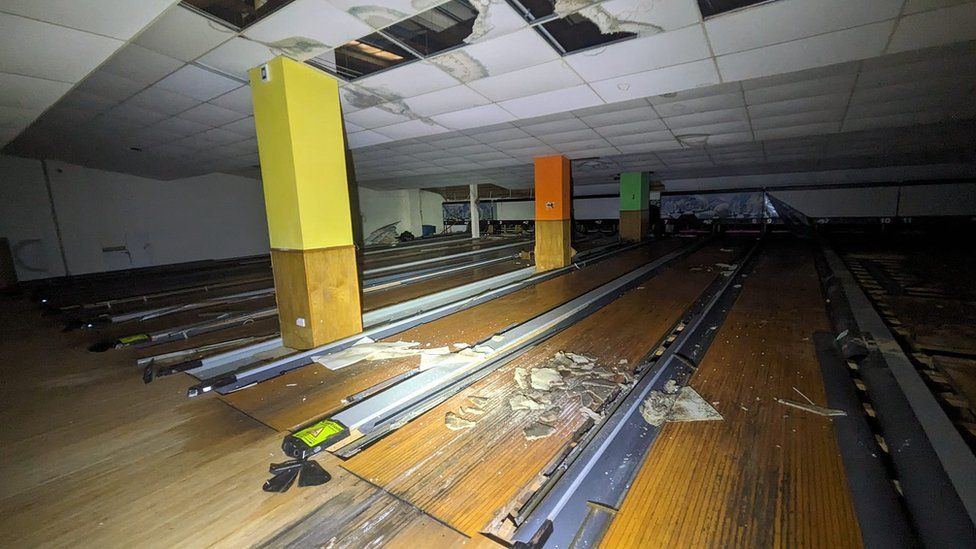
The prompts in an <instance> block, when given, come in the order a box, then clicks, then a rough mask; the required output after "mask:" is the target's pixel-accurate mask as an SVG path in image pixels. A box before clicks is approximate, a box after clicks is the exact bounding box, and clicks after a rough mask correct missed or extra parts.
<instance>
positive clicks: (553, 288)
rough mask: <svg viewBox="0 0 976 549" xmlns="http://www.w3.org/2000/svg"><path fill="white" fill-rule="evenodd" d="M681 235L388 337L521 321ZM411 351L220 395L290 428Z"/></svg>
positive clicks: (458, 335)
mask: <svg viewBox="0 0 976 549" xmlns="http://www.w3.org/2000/svg"><path fill="white" fill-rule="evenodd" d="M688 243H689V242H688V241H687V240H685V239H677V238H672V239H664V240H660V241H656V242H652V243H650V244H648V245H647V246H642V247H640V248H636V249H633V250H628V251H626V252H622V253H619V254H617V255H614V256H612V257H610V258H607V259H605V260H603V261H600V262H598V263H595V264H592V265H589V266H587V267H584V268H582V269H579V270H576V271H572V272H570V273H567V274H564V275H561V276H558V277H555V278H552V279H550V280H546V281H545V282H541V283H539V284H535V285H532V286H530V287H527V288H524V289H522V290H519V291H517V292H513V293H511V294H509V295H507V296H504V297H500V298H498V299H494V300H492V301H489V302H488V303H483V304H481V305H479V306H477V307H473V308H471V309H467V310H464V311H460V312H458V313H455V314H453V315H449V316H447V317H444V318H441V319H439V320H435V321H433V322H429V323H427V324H423V325H421V326H417V327H415V328H413V329H410V330H407V331H405V332H403V333H401V334H398V335H396V336H393V337H391V338H388V340H390V341H397V340H402V341H418V342H421V344H423V345H426V344H430V346H431V347H440V346H445V345H451V344H453V343H469V344H471V343H475V342H477V341H481V340H482V339H484V338H486V337H489V336H490V335H491V334H494V333H496V332H498V331H500V330H502V329H504V328H506V327H508V326H511V325H512V324H515V323H519V322H524V321H526V320H528V319H530V318H532V317H534V316H536V315H538V314H540V313H543V312H545V311H547V310H549V309H551V308H553V307H555V306H557V305H559V304H561V303H563V302H565V301H568V300H569V299H572V298H573V297H576V296H578V295H581V294H583V293H585V292H587V291H589V290H591V289H593V288H595V287H597V286H599V285H601V284H603V283H605V282H607V281H609V280H612V279H614V278H616V277H618V276H620V275H622V274H624V273H626V272H629V271H631V270H633V269H635V268H637V267H639V266H641V265H644V264H646V263H648V262H650V261H653V260H654V259H656V258H658V257H661V256H663V255H666V254H667V253H669V252H671V251H674V250H676V249H678V248H680V247H683V246H685V245H687V244H688ZM418 363H419V359H418V358H417V357H412V358H407V359H391V360H383V361H376V362H360V363H359V364H355V365H352V366H348V367H346V368H343V369H342V370H336V371H332V370H328V369H326V368H325V367H323V366H319V365H315V364H312V365H309V366H306V367H304V368H299V369H297V370H293V371H291V372H288V373H287V374H284V375H282V376H279V377H276V378H274V379H270V380H268V381H265V382H262V383H260V384H258V385H256V386H254V387H250V388H247V389H243V390H241V391H237V392H234V393H231V394H228V395H222V396H221V398H223V399H224V400H225V401H226V402H228V403H229V404H231V405H232V406H235V407H237V408H238V409H240V410H242V411H244V412H245V413H247V414H249V415H250V416H251V417H254V418H256V419H258V420H259V421H262V422H264V423H265V424H267V425H269V426H271V427H274V428H275V429H279V430H288V429H294V428H296V427H298V426H300V425H302V424H304V423H306V422H308V421H310V420H312V419H315V418H319V417H322V416H324V415H326V414H328V413H330V412H334V411H336V410H337V409H339V408H340V407H342V406H343V399H344V398H346V397H347V396H349V395H352V394H355V393H357V392H360V391H363V390H365V389H368V388H369V387H372V386H373V385H376V384H377V383H380V382H382V381H384V380H386V379H389V378H391V377H393V376H396V375H398V374H401V373H403V372H406V371H408V370H410V369H413V368H416V367H417V365H418Z"/></svg>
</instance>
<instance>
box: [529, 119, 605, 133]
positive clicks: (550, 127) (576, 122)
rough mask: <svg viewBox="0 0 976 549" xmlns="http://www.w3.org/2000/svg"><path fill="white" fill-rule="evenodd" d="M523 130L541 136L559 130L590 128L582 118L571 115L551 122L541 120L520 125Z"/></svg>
mask: <svg viewBox="0 0 976 549" xmlns="http://www.w3.org/2000/svg"><path fill="white" fill-rule="evenodd" d="M519 127H521V128H522V129H523V130H525V131H527V132H529V133H530V134H532V135H535V136H539V135H544V134H548V133H558V132H568V131H572V130H582V129H586V128H588V126H587V125H586V124H584V123H583V121H582V120H580V119H579V118H576V117H575V116H571V117H569V118H564V119H562V120H553V121H550V122H540V123H538V124H529V125H527V126H521V125H520V126H519Z"/></svg>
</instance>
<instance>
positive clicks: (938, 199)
mask: <svg viewBox="0 0 976 549" xmlns="http://www.w3.org/2000/svg"><path fill="white" fill-rule="evenodd" d="M898 215H902V216H908V217H915V216H926V215H976V183H955V184H946V185H924V186H921V185H919V186H912V187H902V188H901V202H900V203H899V205H898Z"/></svg>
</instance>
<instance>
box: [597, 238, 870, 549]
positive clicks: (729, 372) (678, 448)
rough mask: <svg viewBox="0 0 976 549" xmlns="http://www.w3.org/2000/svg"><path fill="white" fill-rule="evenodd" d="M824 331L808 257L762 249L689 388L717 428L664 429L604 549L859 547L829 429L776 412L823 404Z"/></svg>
mask: <svg viewBox="0 0 976 549" xmlns="http://www.w3.org/2000/svg"><path fill="white" fill-rule="evenodd" d="M827 329H829V324H828V319H827V316H826V312H825V310H824V300H823V297H822V295H821V292H820V287H819V283H818V279H817V272H816V270H815V268H814V262H813V255H812V252H811V250H810V249H809V248H807V247H805V246H804V245H802V244H800V243H792V244H778V245H776V244H774V245H771V247H770V248H767V249H766V251H765V252H764V253H763V255H762V256H761V258H760V260H759V263H758V265H757V269H756V271H755V272H754V273H753V274H751V275H750V276H749V278H748V280H747V282H746V283H745V286H744V288H743V290H742V294H741V295H740V296H739V298H738V300H737V301H736V303H735V305H734V307H733V309H732V311H731V312H730V314H729V316H728V317H727V318H726V320H725V322H724V323H723V325H722V327H721V328H720V329H719V330H720V331H719V333H718V335H717V337H716V339H715V341H714V343H713V344H712V346H711V348H710V349H709V351H708V353H707V355H706V356H705V359H704V361H703V362H702V364H701V365H700V367H699V369H698V371H697V372H696V373H695V374H694V376H693V377H692V378H691V386H692V387H694V388H695V389H696V390H697V391H698V392H699V393H700V394H701V395H702V396H703V397H704V398H705V399H706V400H708V401H710V402H712V403H713V404H714V406H715V408H716V409H717V410H718V411H719V412H720V413H721V414H722V415H723V416H724V418H725V419H724V421H716V422H698V423H694V422H693V423H669V424H666V425H665V426H664V428H663V429H662V430H661V432H660V433H659V434H658V436H657V438H656V440H655V442H654V445H653V446H652V447H651V450H650V452H649V453H648V455H647V457H646V458H645V460H644V463H643V465H642V467H641V470H640V472H639V473H638V476H637V478H636V479H635V481H634V483H633V486H632V487H631V489H630V491H629V493H628V495H627V497H626V499H625V500H624V502H623V505H622V507H621V509H620V512H619V513H618V514H617V515H616V518H614V520H613V522H612V523H611V525H610V528H609V530H608V532H607V534H606V536H605V537H604V539H603V547H608V548H609V547H613V548H618V547H831V548H838V547H858V546H860V545H861V537H860V531H859V528H858V523H857V519H856V517H855V515H854V510H853V506H852V503H851V498H850V494H849V492H848V487H847V479H846V477H845V473H844V469H843V464H842V462H841V458H840V455H839V451H838V448H837V443H836V440H835V437H834V429H833V425H832V424H831V420H830V419H828V418H826V417H822V416H819V415H814V414H810V413H807V412H803V411H800V410H795V409H792V408H788V407H786V406H784V405H782V404H780V403H778V402H777V401H776V400H775V399H776V398H782V399H787V400H795V401H803V400H804V399H803V397H802V396H801V395H800V394H798V393H797V391H796V390H799V391H800V392H802V393H803V394H805V395H806V396H807V397H809V398H810V399H811V400H812V401H813V402H815V403H817V404H820V405H824V404H825V403H826V396H825V394H824V387H823V382H822V379H821V374H820V367H819V365H818V363H817V359H816V356H815V352H814V343H813V337H812V336H813V333H814V332H816V331H818V330H827ZM794 388H795V389H796V390H795V389H794ZM841 420H842V419H841Z"/></svg>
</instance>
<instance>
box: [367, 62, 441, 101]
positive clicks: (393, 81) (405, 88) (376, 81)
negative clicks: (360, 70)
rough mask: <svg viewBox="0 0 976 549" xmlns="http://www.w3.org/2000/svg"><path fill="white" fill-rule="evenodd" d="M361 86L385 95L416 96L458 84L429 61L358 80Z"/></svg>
mask: <svg viewBox="0 0 976 549" xmlns="http://www.w3.org/2000/svg"><path fill="white" fill-rule="evenodd" d="M356 84H358V85H359V87H361V88H366V89H368V90H371V91H374V92H377V93H380V94H382V95H383V97H398V98H406V97H414V96H416V95H421V94H425V93H429V92H432V91H436V90H443V89H446V88H450V87H454V86H457V85H458V81H457V80H456V79H454V77H452V76H450V75H448V74H447V73H446V72H444V71H443V70H441V68H440V67H438V66H436V65H433V64H431V63H430V62H427V61H418V62H415V63H410V64H409V65H405V66H402V67H397V68H396V69H394V70H389V71H384V72H381V73H379V74H376V75H373V76H367V77H366V78H362V79H360V80H357V81H356Z"/></svg>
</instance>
